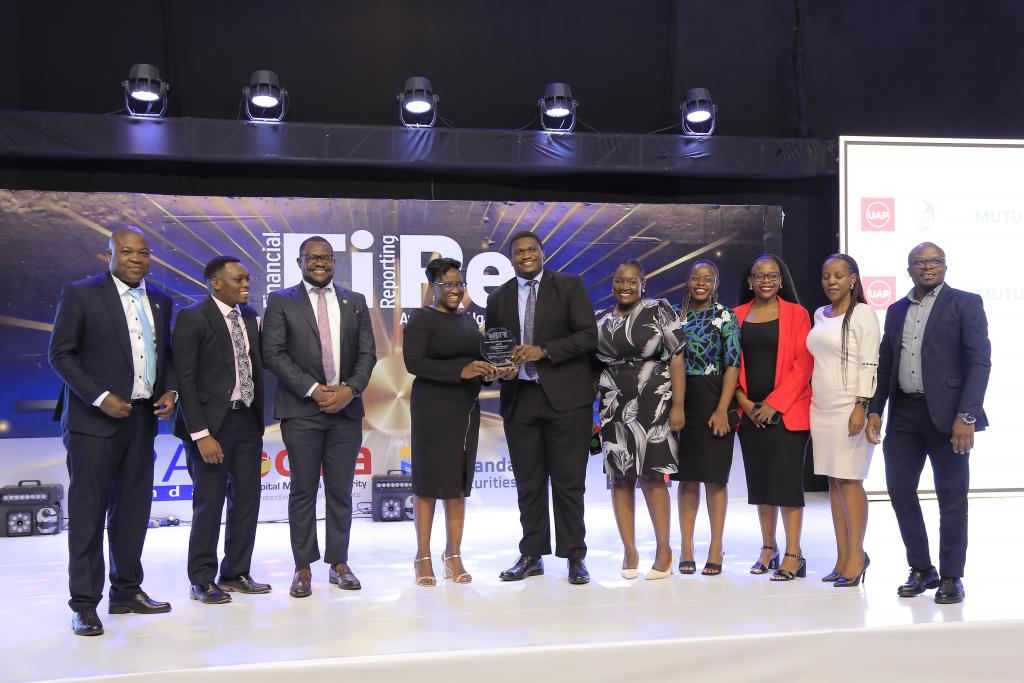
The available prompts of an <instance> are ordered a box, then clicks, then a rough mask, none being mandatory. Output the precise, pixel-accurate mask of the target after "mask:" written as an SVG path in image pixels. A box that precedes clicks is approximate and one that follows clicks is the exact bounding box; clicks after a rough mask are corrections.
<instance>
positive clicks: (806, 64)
mask: <svg viewBox="0 0 1024 683" xmlns="http://www.w3.org/2000/svg"><path fill="white" fill-rule="evenodd" d="M798 10H799V12H800V19H801V21H800V26H801V30H800V31H796V30H795V27H796V25H797V11H798ZM1022 36H1024V3H1021V2H1009V1H1001V2H963V1H962V0H931V1H925V0H898V1H893V0H813V1H812V0H689V1H687V0H677V1H675V2H673V1H670V0H643V1H637V2H623V1H621V0H620V1H610V0H561V1H559V0H546V1H542V0H520V1H519V2H508V1H505V2H500V1H497V0H445V1H443V2H412V1H409V2H398V1H396V0H376V1H374V2H365V1H364V2H351V1H342V0H310V1H307V2H303V1H301V0H294V1H292V2H287V3H285V2H264V1H249V2H237V1H235V0H216V1H214V0H206V1H203V2H199V1H196V0H177V1H175V0H134V1H132V2H123V1H121V0H116V1H112V2H102V3H100V2H91V3H86V2H80V3H50V2H40V1H38V0H21V1H13V2H3V3H0V65H2V69H0V74H2V75H0V79H2V81H0V83H2V87H0V108H13V109H32V110H51V111H67V112H72V111H77V112H93V113H105V112H110V111H113V110H116V109H118V108H119V107H120V106H121V97H122V96H121V92H120V85H119V84H120V81H121V80H123V79H124V78H125V77H126V76H127V72H128V68H129V66H131V64H133V63H135V62H150V63H153V64H155V65H157V66H158V67H159V68H160V69H161V71H162V73H163V75H164V77H165V78H166V80H168V81H169V82H170V83H171V88H172V89H171V96H172V99H171V109H170V111H169V115H172V116H193V117H206V118H227V119H230V118H235V117H236V116H237V110H238V102H239V98H240V90H241V88H242V86H243V85H244V84H245V83H246V82H247V79H248V76H249V74H250V72H252V71H253V70H255V69H257V68H269V69H273V70H275V71H277V72H278V73H279V74H280V76H281V79H282V81H283V83H284V84H285V86H286V87H287V88H288V89H289V90H290V92H291V101H292V107H291V111H290V114H289V120H291V121H308V122H331V123H357V124H391V123H394V122H395V121H396V104H395V101H394V95H395V93H396V92H397V91H398V89H399V87H400V86H401V84H402V82H403V81H404V79H405V78H406V77H407V76H411V75H424V76H427V77H429V78H430V79H431V80H432V81H433V84H434V86H435V89H436V90H437V92H438V93H439V94H440V96H441V104H440V107H441V108H440V113H441V114H442V115H443V116H444V117H446V118H448V119H450V120H451V121H452V122H453V123H454V124H455V125H456V126H459V127H467V128H518V127H521V126H524V125H526V124H527V123H528V122H529V121H530V120H531V118H532V117H533V115H534V114H535V109H536V105H535V102H536V98H537V97H538V96H539V95H540V94H541V93H542V92H543V89H544V85H545V83H547V82H550V81H565V82H568V83H570V84H571V85H572V87H573V90H574V93H575V94H576V96H577V97H578V98H579V99H580V101H581V108H580V112H579V115H580V119H581V120H582V121H583V122H585V123H586V124H588V125H589V126H591V127H593V128H594V129H597V130H600V131H602V132H611V131H619V132H633V133H644V132H648V131H652V130H654V129H658V128H662V127H664V126H668V125H671V124H673V123H675V122H676V121H677V119H678V104H679V100H680V99H681V98H682V96H683V93H684V92H685V90H686V88H688V87H693V86H703V87H707V88H709V89H710V90H711V92H712V94H713V95H714V97H715V100H716V102H717V103H718V104H719V108H720V113H719V132H721V133H722V134H728V135H743V136H788V135H796V134H798V133H799V132H804V133H806V134H809V135H813V136H817V137H835V136H837V135H839V134H843V133H849V134H886V135H935V136H979V137H1019V136H1020V135H1021V131H1022V129H1024V123H1022V121H1024V88H1021V87H1020V80H1021V79H1020V76H1021V73H1022V71H1024V67H1022V65H1024V40H1022ZM800 44H802V48H803V50H802V64H803V68H802V73H803V75H802V78H801V77H799V76H798V72H799V70H798V69H797V68H796V63H797V59H796V58H795V57H796V54H797V50H798V48H799V47H800ZM801 90H802V91H803V93H804V95H803V97H802V98H801V97H800V93H801ZM801 100H802V104H801ZM801 111H802V112H803V114H802V117H801V115H800V112H801ZM801 122H802V124H803V128H802V129H801V128H800V123H801Z"/></svg>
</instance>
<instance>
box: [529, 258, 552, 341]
mask: <svg viewBox="0 0 1024 683" xmlns="http://www.w3.org/2000/svg"><path fill="white" fill-rule="evenodd" d="M557 296H558V294H557V292H556V291H555V276H554V275H552V274H551V271H549V270H545V271H544V273H543V275H541V278H540V284H539V285H537V307H536V309H535V310H534V312H533V343H534V344H537V343H539V342H538V340H539V339H543V338H544V337H543V336H541V331H542V330H543V329H544V325H542V324H541V323H542V322H544V317H545V316H544V312H545V311H551V310H554V307H553V306H552V305H551V303H552V302H553V301H554V300H555V299H556V298H557ZM541 302H544V303H545V305H544V306H541Z"/></svg>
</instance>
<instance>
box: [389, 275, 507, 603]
mask: <svg viewBox="0 0 1024 683" xmlns="http://www.w3.org/2000/svg"><path fill="white" fill-rule="evenodd" d="M461 265H462V264H461V263H459V262H458V261H456V260H455V259H451V258H438V259H434V260H432V261H431V262H430V263H428V264H427V268H426V273H427V281H428V282H429V283H430V288H431V290H432V295H433V297H432V302H431V303H430V304H429V305H428V306H425V307H423V308H422V309H420V310H419V311H417V312H416V313H414V314H413V315H412V317H411V318H410V319H409V322H408V324H407V325H406V326H405V332H404V342H403V355H404V356H405V367H406V369H407V370H408V371H409V373H410V374H412V375H414V376H415V377H416V379H415V380H414V381H413V384H412V395H411V398H410V413H411V419H412V479H413V494H414V499H415V503H414V511H415V520H416V522H415V525H416V543H417V550H416V557H415V559H414V560H413V567H414V569H415V572H416V583H417V585H420V586H433V585H435V584H436V583H437V580H436V579H435V578H434V568H433V564H432V562H431V557H430V531H431V527H432V526H433V521H434V509H435V507H436V502H437V500H438V499H440V500H442V501H443V504H444V513H445V531H446V544H445V550H444V553H443V554H442V556H441V560H442V562H443V563H444V575H445V578H446V579H451V580H452V581H454V582H455V583H469V582H470V581H472V580H473V577H472V576H470V574H469V573H468V572H467V571H466V569H465V567H464V566H463V564H462V556H461V550H460V546H461V544H462V530H463V525H464V522H465V518H466V497H467V496H468V495H469V494H470V492H471V491H472V489H473V471H474V468H475V465H476V449H477V441H478V438H479V432H480V403H479V401H478V396H479V394H480V386H481V384H482V383H483V382H484V381H490V380H492V379H494V377H495V375H496V374H497V371H496V370H495V368H494V366H493V365H491V363H489V362H487V361H484V360H479V358H480V343H481V341H482V335H481V334H480V329H479V328H478V326H477V323H476V321H475V320H474V318H473V317H472V316H471V315H470V314H469V313H460V312H459V306H460V305H461V303H462V299H463V297H464V296H465V294H466V283H465V281H463V278H462V273H461V271H460V270H459V269H460V267H461ZM459 437H461V438H459Z"/></svg>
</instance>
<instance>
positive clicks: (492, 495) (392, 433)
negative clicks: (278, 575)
mask: <svg viewBox="0 0 1024 683" xmlns="http://www.w3.org/2000/svg"><path fill="white" fill-rule="evenodd" d="M782 222H783V214H782V210H781V208H780V207H774V206H718V205H671V204H594V203H578V202H470V201H424V200H378V199H309V198H280V197H190V196H167V195H142V194H105V193H103V194H101V193H92V194H85V193H62V192H30V191H16V192H15V191H0V240H2V243H4V244H7V245H9V248H10V250H11V251H10V252H9V253H8V254H6V255H5V256H3V258H2V263H3V267H2V268H0V287H2V291H3V292H4V293H5V295H6V302H5V304H4V307H3V310H2V311H0V372H2V374H3V377H4V381H3V383H2V384H0V436H2V438H0V485H3V484H10V483H16V482H17V481H18V480H22V479H40V480H42V481H43V482H44V483H63V484H64V485H65V486H66V485H67V469H66V466H65V455H66V454H65V450H64V446H63V444H62V441H61V439H60V427H59V424H58V423H57V422H54V421H53V410H54V406H55V404H56V397H57V394H58V391H59V389H60V381H59V379H58V378H57V377H56V375H55V374H54V373H53V371H52V370H51V369H50V367H49V365H48V363H47V358H46V350H47V344H48V341H49V333H50V330H51V324H52V321H53V316H54V311H55V307H56V304H57V298H58V296H59V293H60V287H61V286H62V285H63V284H64V283H65V282H67V281H70V280H75V279H78V278H82V277H85V276H87V275H91V274H94V273H96V272H100V271H102V270H105V269H106V267H107V265H106V260H107V257H106V253H105V252H106V249H107V241H108V238H109V236H110V233H111V231H112V230H116V229H118V228H120V227H122V226H125V225H134V226H137V227H138V228H139V229H140V230H141V231H142V232H143V233H145V235H146V237H147V239H148V240H149V244H150V246H151V247H152V249H153V252H154V256H153V260H152V270H151V272H150V274H149V277H147V281H149V282H152V283H154V284H156V285H157V286H158V287H161V288H162V289H164V290H165V291H167V292H168V293H169V294H170V295H171V296H172V297H173V298H174V302H175V306H176V308H177V307H180V306H184V305H188V304H191V303H194V302H196V301H199V300H201V299H202V298H203V297H204V296H206V289H205V286H204V283H203V281H202V270H203V266H204V265H205V264H206V262H207V261H208V260H209V259H210V258H212V257H214V256H216V255H219V254H230V255H234V256H238V257H239V258H241V259H242V262H243V264H244V265H245V266H246V268H248V269H249V271H250V272H251V273H252V275H253V283H252V290H251V293H250V303H251V304H253V305H254V306H255V308H256V309H257V310H258V311H259V312H260V313H261V314H262V311H263V308H264V305H265V302H266V296H267V294H268V293H269V292H272V291H274V290H276V289H281V288H283V287H288V286H291V285H293V284H296V283H297V282H298V281H299V279H300V271H299V267H298V264H297V256H298V247H299V245H300V244H301V243H302V241H303V240H305V239H306V238H307V237H309V236H311V235H322V236H324V237H325V238H327V240H328V241H329V242H330V243H331V244H332V245H333V247H334V249H335V252H336V256H337V263H336V271H335V278H336V280H337V281H338V282H339V283H340V284H342V285H344V286H346V287H349V288H351V289H353V290H355V291H357V292H360V293H362V294H364V295H365V296H366V300H367V304H368V305H369V307H370V315H371V319H372V322H373V330H374V335H375V337H376V342H377V355H378V363H377V366H376V368H375V370H374V373H373V378H372V380H371V382H370V386H369V387H368V388H367V390H366V392H365V393H364V400H365V403H366V418H365V420H364V423H363V430H364V441H363V448H362V450H361V452H360V457H359V461H358V463H357V467H356V481H355V489H354V492H353V498H354V501H355V504H356V505H357V511H358V512H359V513H361V514H367V515H368V514H369V512H370V479H371V476H372V475H374V474H384V473H387V472H389V471H402V472H409V471H410V468H411V465H410V460H411V458H410V451H409V444H410V440H409V392H410V388H411V385H412V379H413V378H412V377H411V376H410V375H409V374H408V373H407V372H406V370H405V364H404V362H403V360H402V330H403V326H404V324H405V323H406V321H407V319H408V315H409V314H410V313H411V312H412V311H414V310H416V309H417V308H419V307H420V306H422V305H423V303H424V301H426V300H427V299H426V297H427V296H428V294H429V292H428V290H427V286H426V277H425V275H424V270H423V269H424V266H425V265H426V263H427V262H428V261H429V260H430V259H431V258H434V257H436V256H438V255H440V256H447V257H452V258H456V259H458V260H460V261H462V263H463V269H464V275H465V280H466V282H467V290H466V300H465V305H466V307H467V310H468V311H470V312H471V313H472V314H473V315H474V316H475V317H476V318H477V320H478V321H479V322H480V323H481V324H483V320H484V308H485V306H486V303H487V295H488V293H489V292H490V291H492V290H493V289H494V288H495V287H497V286H498V285H500V284H501V283H502V282H504V281H506V280H508V279H509V278H511V277H513V275H514V271H513V268H512V264H511V262H510V260H509V258H508V250H509V238H510V237H511V236H512V235H513V234H514V233H515V232H517V231H520V230H531V231H533V232H534V233H535V234H536V235H537V236H538V237H539V238H540V239H541V241H542V243H543V246H544V252H545V256H546V258H547V265H546V267H548V268H553V269H555V270H559V271H564V272H569V273H575V274H578V275H580V276H581V277H583V279H584V282H585V283H586V286H587V288H588V292H589V294H590V297H591V299H592V301H593V304H594V308H595V310H601V309H604V308H607V307H608V306H610V305H611V304H612V303H613V302H612V298H611V282H610V279H611V274H612V272H613V271H614V270H615V268H616V266H617V265H618V264H619V263H621V262H622V261H623V260H626V259H639V260H640V261H641V262H642V263H643V264H644V268H645V270H646V272H647V279H648V285H649V291H648V296H651V297H655V298H658V297H664V298H666V299H668V300H669V301H671V302H672V303H673V304H678V303H679V302H680V301H681V297H682V294H683V292H684V288H685V282H686V274H687V272H688V269H689V266H690V264H691V263H692V262H693V261H694V260H695V259H697V258H710V259H712V260H714V261H715V262H716V263H717V264H718V266H719V268H720V269H721V273H722V284H721V295H720V300H721V301H722V302H723V303H725V304H727V305H733V304H734V303H735V300H736V296H737V293H738V292H737V287H738V286H739V283H740V280H741V278H742V274H743V273H742V270H743V268H744V267H745V265H746V263H747V261H749V260H750V259H751V258H752V257H753V256H754V255H756V254H758V253H760V252H762V251H779V250H780V249H781V235H782ZM267 389H268V391H267V406H266V414H267V416H268V420H269V416H271V415H272V414H273V407H272V398H273V395H274V391H275V384H274V381H273V377H272V376H271V375H269V374H268V375H267ZM497 393H498V392H497V390H496V389H488V390H485V391H484V392H483V393H482V394H481V400H482V407H483V411H484V414H483V419H482V423H481V435H480V448H479V453H478V458H477V474H476V478H475V481H474V484H473V494H472V496H471V497H470V503H471V504H472V505H515V500H516V496H515V479H514V476H513V473H512V468H511V465H510V463H509V460H508V451H507V448H506V445H505V438H504V433H503V431H502V425H501V419H500V417H499V416H498V414H497V410H498V405H497V403H498V399H497ZM154 457H155V459H156V473H155V477H154V482H153V514H154V516H165V515H175V516H177V517H180V518H182V519H185V520H188V519H190V518H191V497H192V490H191V480H190V478H189V476H188V471H187V469H186V466H185V455H184V451H183V450H182V447H181V443H180V441H178V440H177V439H176V438H174V437H173V436H171V435H170V434H167V433H166V427H165V426H164V427H161V434H160V436H159V437H158V438H157V441H156V448H155V453H154ZM289 482H290V479H289V469H288V454H287V451H286V450H285V448H284V444H283V443H282V442H281V435H280V429H279V427H278V425H277V424H276V423H270V424H268V425H267V434H266V437H265V439H264V452H263V501H262V505H261V509H260V519H261V520H276V519H284V518H286V517H287V500H288V486H289ZM588 489H589V493H588V494H587V495H588V499H591V498H593V499H594V500H602V501H603V500H606V498H607V494H606V493H605V485H604V477H603V474H602V470H601V463H600V458H592V459H591V463H590V468H589V476H588ZM319 513H320V514H321V515H322V514H323V498H322V496H321V499H320V504H319Z"/></svg>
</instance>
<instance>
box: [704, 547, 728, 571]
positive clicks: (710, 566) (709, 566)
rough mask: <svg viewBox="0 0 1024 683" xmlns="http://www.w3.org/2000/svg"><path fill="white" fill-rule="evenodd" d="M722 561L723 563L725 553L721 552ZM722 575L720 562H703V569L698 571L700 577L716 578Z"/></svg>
mask: <svg viewBox="0 0 1024 683" xmlns="http://www.w3.org/2000/svg"><path fill="white" fill-rule="evenodd" d="M722 560H723V561H725V551H724V550H723V551H722ZM721 573H722V563H721V562H705V563H704V569H702V570H700V574H701V576H718V575H719V574H721Z"/></svg>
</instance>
